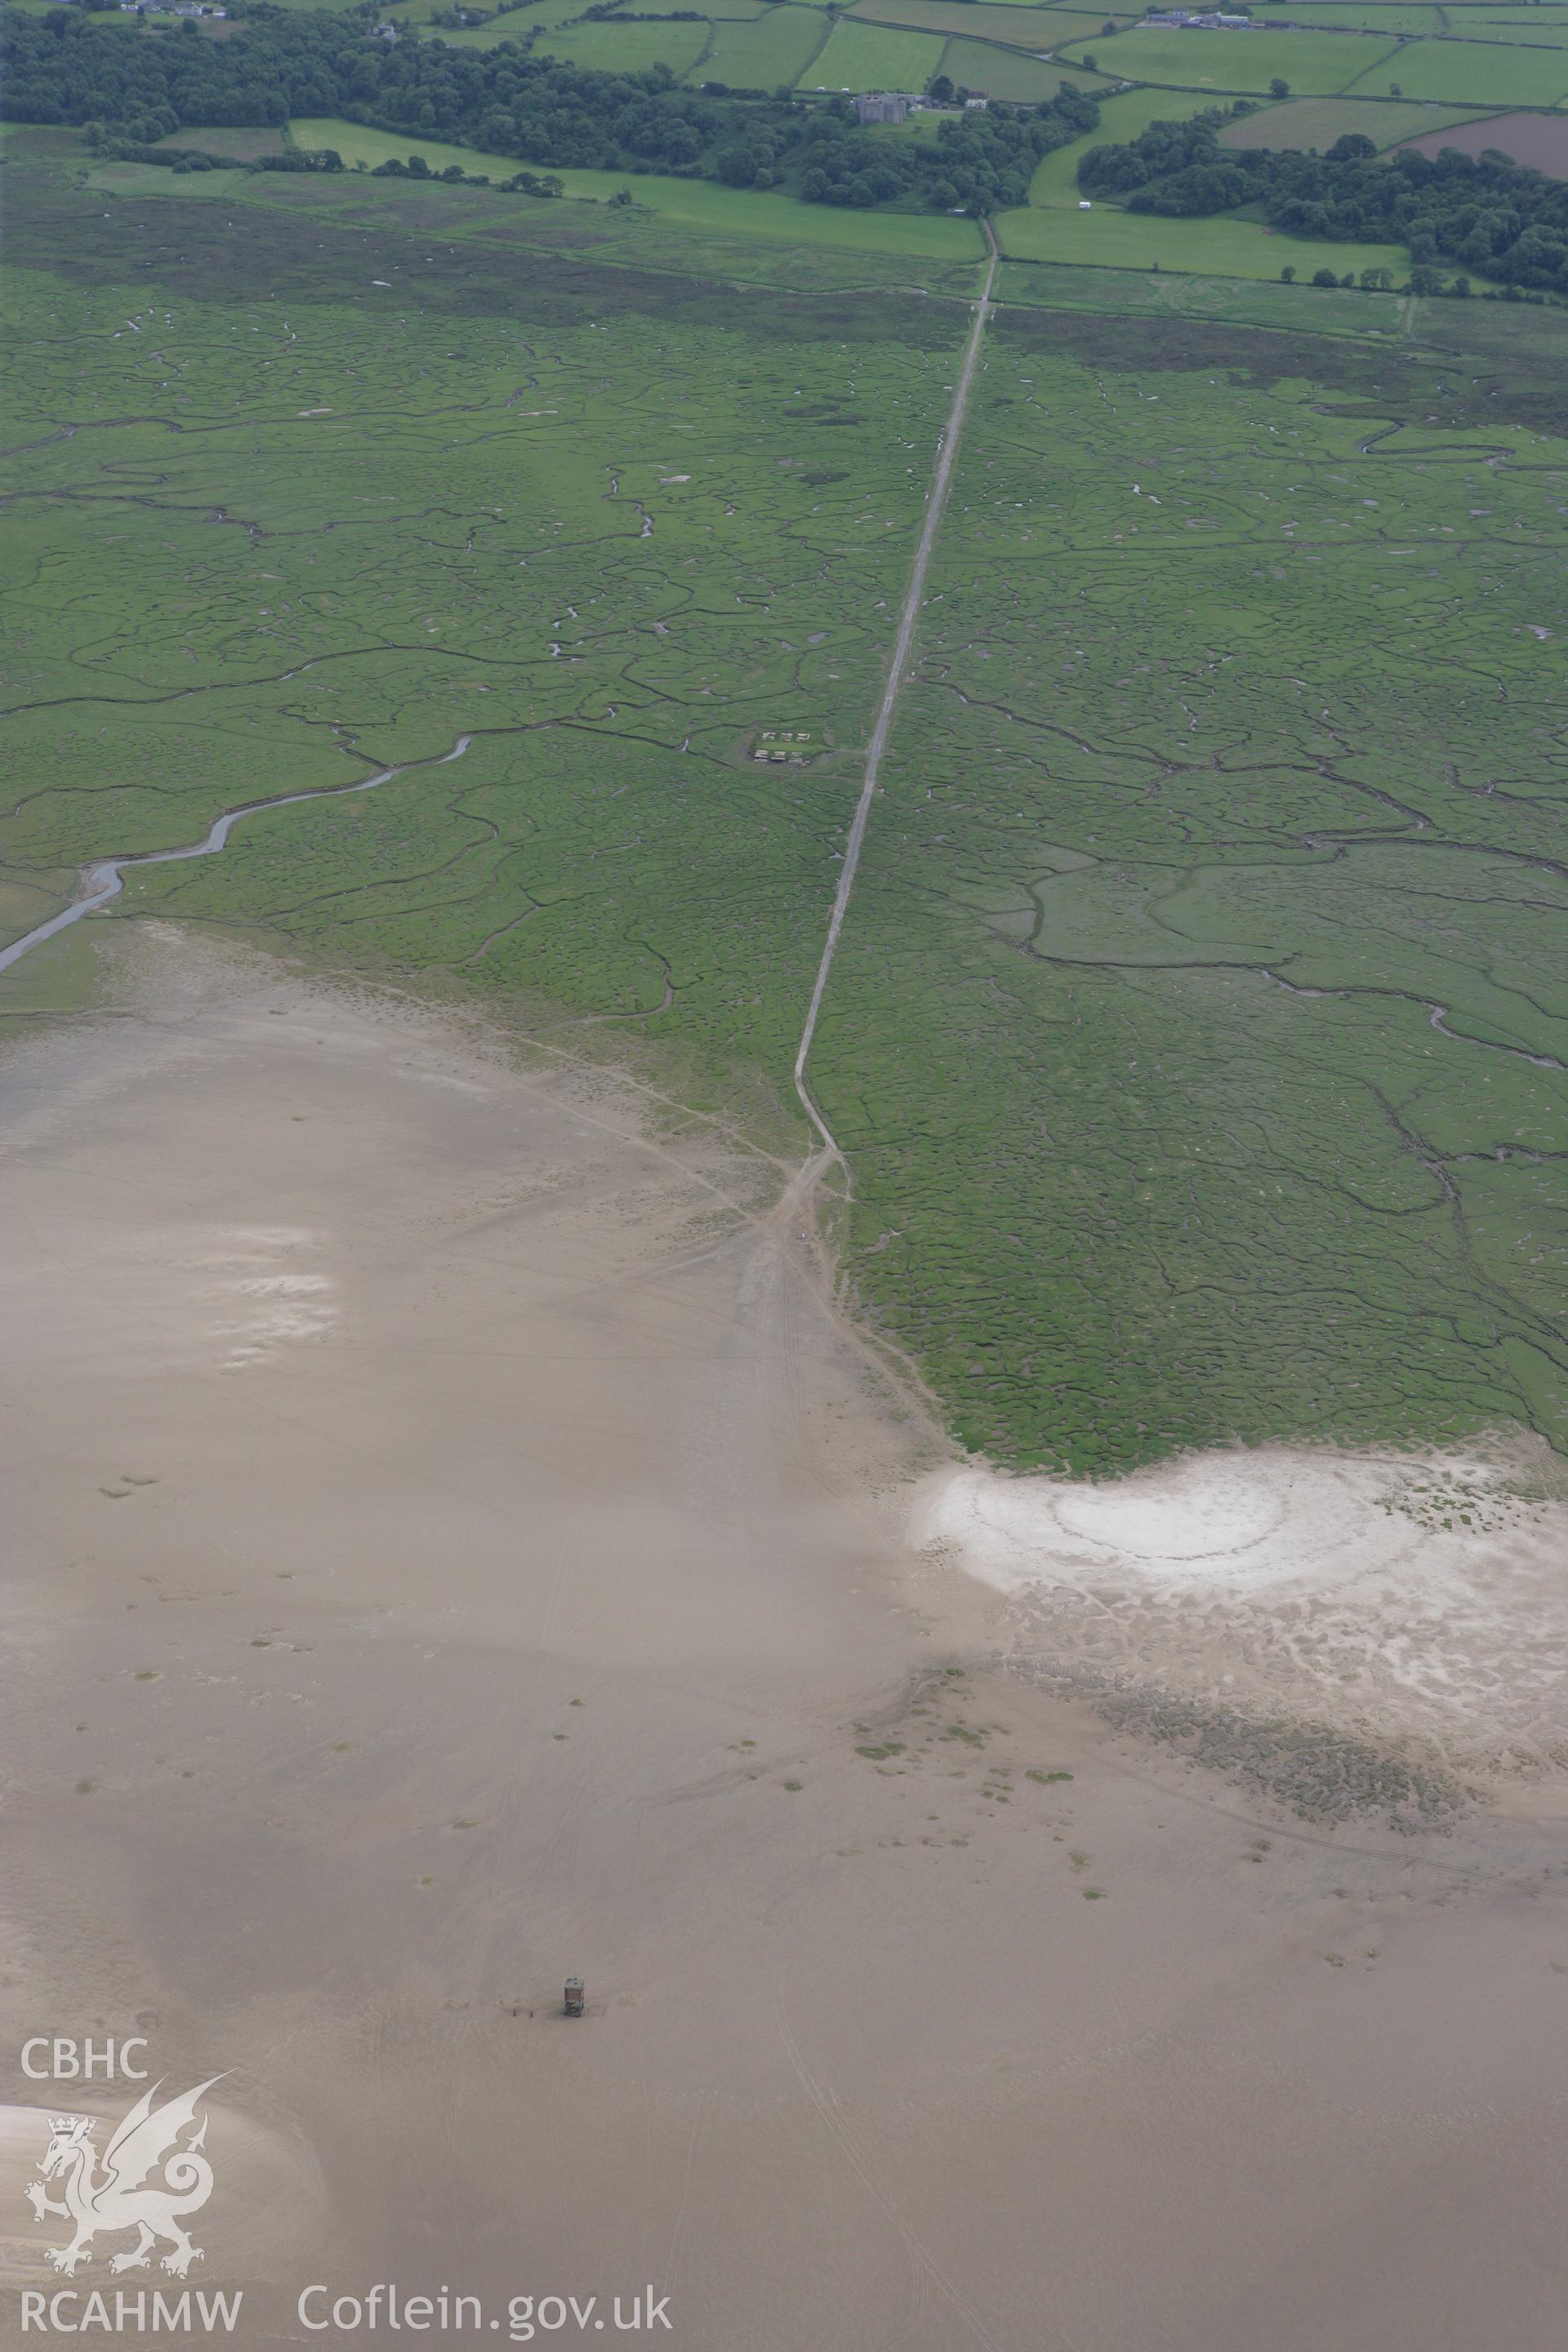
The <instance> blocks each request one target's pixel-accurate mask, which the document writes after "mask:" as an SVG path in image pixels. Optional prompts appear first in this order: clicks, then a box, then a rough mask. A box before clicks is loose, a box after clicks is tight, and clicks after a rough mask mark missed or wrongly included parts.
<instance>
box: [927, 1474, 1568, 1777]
mask: <svg viewBox="0 0 1568 2352" xmlns="http://www.w3.org/2000/svg"><path fill="white" fill-rule="evenodd" d="M912 1532H913V1534H914V1537H915V1539H916V1541H917V1542H920V1543H922V1544H926V1545H932V1544H942V1545H944V1546H948V1547H951V1549H952V1552H953V1554H954V1556H955V1557H956V1558H957V1559H958V1560H959V1562H960V1563H961V1564H962V1566H963V1568H964V1570H966V1571H967V1572H968V1573H969V1574H970V1575H972V1576H974V1577H977V1578H979V1579H980V1580H982V1581H984V1583H986V1584H989V1585H991V1586H992V1587H993V1588H994V1590H996V1591H1000V1592H1005V1593H1007V1594H1009V1595H1010V1596H1013V1597H1015V1598H1016V1600H1017V1601H1018V1602H1019V1603H1020V1607H1021V1610H1022V1612H1023V1613H1024V1616H1025V1619H1026V1621H1027V1622H1032V1623H1033V1624H1034V1625H1035V1626H1036V1627H1037V1628H1038V1626H1039V1625H1040V1622H1041V1621H1042V1620H1047V1621H1048V1622H1049V1626H1050V1640H1051V1643H1052V1645H1053V1647H1054V1648H1056V1649H1057V1650H1058V1652H1060V1653H1062V1654H1065V1655H1067V1656H1068V1657H1069V1658H1071V1659H1074V1660H1077V1661H1079V1662H1092V1663H1093V1664H1095V1665H1096V1666H1097V1667H1098V1668H1100V1669H1101V1670H1109V1671H1110V1672H1111V1673H1112V1674H1114V1675H1116V1676H1117V1678H1118V1679H1119V1680H1120V1679H1125V1678H1126V1677H1128V1676H1129V1675H1131V1676H1132V1677H1134V1678H1140V1677H1147V1678H1148V1679H1149V1680H1150V1681H1158V1682H1160V1683H1162V1684H1163V1685H1166V1686H1170V1687H1174V1688H1177V1689H1181V1690H1184V1691H1187V1692H1191V1693H1194V1694H1195V1695H1196V1694H1201V1695H1210V1696H1221V1695H1223V1696H1225V1697H1226V1699H1227V1700H1236V1699H1246V1698H1247V1697H1251V1698H1253V1699H1254V1700H1263V1701H1266V1702H1267V1703H1268V1705H1270V1706H1278V1705H1279V1704H1280V1703H1282V1702H1283V1703H1285V1704H1288V1705H1290V1706H1296V1707H1299V1708H1300V1709H1302V1710H1303V1711H1310V1712H1314V1713H1317V1714H1320V1715H1321V1714H1327V1715H1329V1716H1330V1717H1332V1718H1333V1719H1334V1720H1336V1721H1345V1720H1347V1719H1349V1720H1352V1721H1353V1722H1354V1723H1355V1724H1356V1725H1357V1726H1358V1727H1361V1728H1373V1729H1392V1728H1414V1727H1421V1728H1423V1729H1426V1730H1428V1731H1432V1732H1436V1733H1439V1734H1454V1735H1457V1736H1458V1737H1459V1738H1461V1739H1462V1740H1468V1741H1473V1742H1474V1743H1477V1745H1478V1746H1479V1747H1480V1748H1484V1747H1486V1746H1487V1745H1488V1744H1489V1743H1490V1744H1493V1745H1495V1744H1496V1743H1497V1742H1499V1741H1500V1740H1509V1739H1511V1740H1523V1741H1525V1742H1526V1743H1527V1744H1528V1745H1529V1746H1530V1747H1531V1748H1532V1749H1543V1750H1550V1749H1551V1748H1553V1747H1555V1746H1557V1745H1558V1744H1560V1743H1561V1742H1562V1741H1563V1738H1565V1737H1568V1702H1565V1698H1564V1691H1565V1689H1568V1512H1565V1511H1564V1509H1563V1505H1562V1503H1561V1502H1560V1501H1554V1500H1551V1499H1549V1498H1548V1497H1547V1496H1546V1495H1545V1494H1543V1493H1542V1492H1541V1491H1539V1490H1538V1489H1536V1488H1535V1487H1534V1486H1532V1482H1531V1481H1530V1480H1528V1479H1522V1478H1521V1475H1519V1473H1518V1470H1517V1468H1510V1467H1509V1466H1508V1465H1504V1464H1502V1463H1500V1462H1488V1461H1486V1460H1484V1459H1481V1458H1479V1456H1469V1455H1458V1454H1446V1455H1442V1456H1436V1455H1433V1456H1412V1455H1409V1454H1389V1455H1346V1454H1331V1453H1328V1452H1323V1453H1315V1452H1306V1451H1298V1450H1293V1449H1290V1448H1289V1447H1284V1446H1277V1447H1267V1448H1261V1449H1259V1450H1258V1451H1256V1452H1251V1453H1242V1452H1236V1453H1225V1454H1194V1455H1189V1456H1187V1457H1185V1458H1184V1459H1182V1460H1180V1461H1175V1462H1170V1463H1164V1464H1162V1465H1159V1466H1157V1467H1156V1468H1154V1469H1152V1470H1147V1471H1142V1472H1140V1473H1139V1474H1137V1475H1135V1476H1133V1477H1131V1478H1127V1479H1122V1480H1120V1481H1118V1482H1117V1483H1115V1484H1113V1485H1110V1486H1084V1485H1077V1484H1074V1483H1073V1482H1071V1481H1068V1480H1066V1479H1054V1478H1015V1479H1009V1478H1002V1477H998V1476H996V1475H994V1474H993V1473H991V1472H989V1471H984V1470H974V1469H957V1470H952V1471H947V1472H943V1473H941V1474H939V1475H937V1476H936V1477H934V1478H931V1479H929V1480H927V1481H926V1482H925V1483H924V1484H923V1486H922V1487H921V1490H920V1491H919V1494H918V1496H917V1500H916V1505H915V1511H914V1518H913V1528H912Z"/></svg>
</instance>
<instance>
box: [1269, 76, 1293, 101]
mask: <svg viewBox="0 0 1568 2352" xmlns="http://www.w3.org/2000/svg"><path fill="white" fill-rule="evenodd" d="M1268 95H1269V97H1270V98H1289V95H1290V85H1289V82H1288V81H1287V80H1286V79H1285V78H1284V76H1283V75H1282V74H1276V75H1275V77H1274V79H1273V80H1272V81H1271V82H1270V83H1269V85H1268Z"/></svg>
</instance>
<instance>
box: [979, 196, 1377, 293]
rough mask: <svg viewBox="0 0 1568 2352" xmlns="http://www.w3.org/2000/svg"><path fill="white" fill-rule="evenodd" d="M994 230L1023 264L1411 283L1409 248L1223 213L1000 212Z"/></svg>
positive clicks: (1048, 208) (1067, 208) (1052, 208)
mask: <svg viewBox="0 0 1568 2352" xmlns="http://www.w3.org/2000/svg"><path fill="white" fill-rule="evenodd" d="M994 228H995V231H996V236H997V239H998V241H999V243H1000V245H1001V247H1002V250H1003V252H1004V253H1005V254H1007V255H1008V256H1009V257H1012V258H1013V259H1015V260H1019V261H1061V262H1079V263H1103V264H1106V265H1107V266H1110V267H1112V268H1121V269H1152V268H1154V266H1155V265H1156V264H1158V266H1159V267H1160V268H1161V269H1179V270H1192V271H1194V272H1196V273H1197V274H1198V275H1200V276H1203V275H1207V274H1212V273H1219V274H1224V275H1226V276H1229V277H1234V278H1278V277H1279V272H1280V271H1281V269H1283V268H1285V267H1286V266H1287V264H1289V266H1291V267H1292V268H1294V269H1295V271H1296V274H1297V276H1298V277H1299V278H1310V277H1311V275H1312V272H1313V271H1314V270H1315V269H1332V270H1333V271H1335V273H1336V274H1337V275H1341V276H1342V275H1343V273H1344V272H1345V271H1346V270H1347V269H1354V270H1358V271H1359V270H1363V269H1392V270H1394V271H1395V272H1396V273H1397V274H1398V275H1400V276H1401V277H1403V276H1404V275H1405V274H1406V273H1407V272H1408V270H1409V268H1410V256H1409V254H1408V253H1407V252H1406V251H1405V247H1403V246H1402V245H1339V244H1335V243H1333V242H1332V241H1331V239H1329V238H1326V237H1309V236H1278V235H1271V234H1270V233H1269V231H1268V230H1267V229H1265V228H1263V227H1261V226H1258V224H1257V223H1255V222H1252V221H1244V220H1237V219H1235V218H1233V217H1232V216H1231V215H1228V214H1223V213H1222V214H1218V215H1215V216H1214V217H1212V218H1210V219H1206V220H1167V219H1162V218H1161V217H1160V215H1157V214H1154V213H1127V212H1121V211H1118V210H1117V209H1116V208H1115V207H1114V206H1113V205H1099V204H1097V205H1095V206H1094V208H1093V210H1092V211H1091V212H1087V213H1085V212H1079V209H1078V207H1077V204H1076V202H1075V203H1074V204H1072V205H1043V206H1035V205H1031V206H1030V207H1029V209H1028V210H1027V211H1019V212H1008V213H998V214H997V215H996V219H995V222H994Z"/></svg>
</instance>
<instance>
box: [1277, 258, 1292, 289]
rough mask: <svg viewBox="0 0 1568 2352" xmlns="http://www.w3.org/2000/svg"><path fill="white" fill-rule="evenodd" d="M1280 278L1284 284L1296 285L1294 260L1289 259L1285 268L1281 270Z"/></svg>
mask: <svg viewBox="0 0 1568 2352" xmlns="http://www.w3.org/2000/svg"><path fill="white" fill-rule="evenodd" d="M1279 278H1280V282H1281V284H1282V285H1286V286H1294V284H1295V283H1296V265H1295V263H1294V262H1293V261H1288V262H1287V263H1286V264H1285V267H1284V268H1283V269H1282V270H1281V271H1280V272H1279Z"/></svg>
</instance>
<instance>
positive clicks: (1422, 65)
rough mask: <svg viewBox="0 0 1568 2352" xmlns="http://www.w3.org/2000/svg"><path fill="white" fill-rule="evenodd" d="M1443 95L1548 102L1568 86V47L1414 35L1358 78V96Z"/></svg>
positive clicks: (1474, 100)
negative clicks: (1504, 44) (1520, 46)
mask: <svg viewBox="0 0 1568 2352" xmlns="http://www.w3.org/2000/svg"><path fill="white" fill-rule="evenodd" d="M1396 84H1397V86H1398V88H1397V94H1398V95H1399V96H1400V97H1402V98H1439V99H1447V100H1449V101H1451V102H1452V103H1453V104H1454V105H1457V106H1552V105H1555V104H1557V103H1558V102H1559V100H1561V99H1562V98H1563V94H1564V92H1568V52H1565V51H1563V50H1560V49H1544V50H1534V49H1518V48H1508V47H1502V46H1500V45H1498V46H1490V45H1489V44H1487V43H1485V42H1482V41H1413V42H1411V43H1409V44H1408V46H1407V47H1404V48H1401V49H1397V50H1395V52H1394V55H1393V56H1392V57H1390V58H1384V60H1383V62H1382V63H1381V64H1379V65H1376V66H1373V68H1370V69H1369V70H1368V71H1367V72H1366V73H1364V74H1362V75H1361V76H1360V77H1359V78H1358V79H1357V80H1356V82H1355V84H1354V88H1355V90H1356V93H1357V95H1358V96H1359V97H1363V98H1384V97H1387V96H1390V95H1392V94H1394V89H1395V85H1396Z"/></svg>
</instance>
